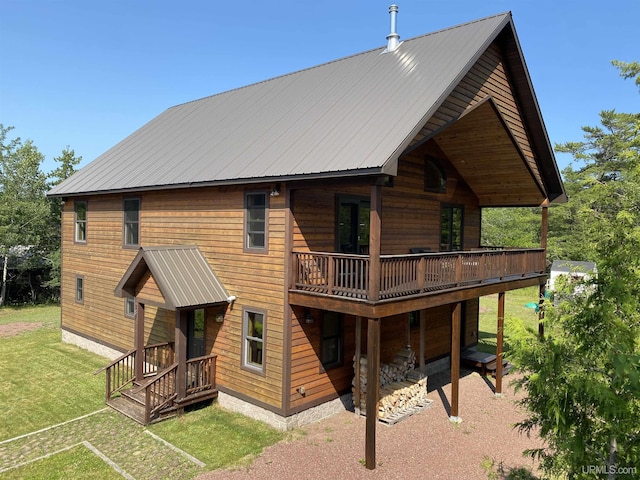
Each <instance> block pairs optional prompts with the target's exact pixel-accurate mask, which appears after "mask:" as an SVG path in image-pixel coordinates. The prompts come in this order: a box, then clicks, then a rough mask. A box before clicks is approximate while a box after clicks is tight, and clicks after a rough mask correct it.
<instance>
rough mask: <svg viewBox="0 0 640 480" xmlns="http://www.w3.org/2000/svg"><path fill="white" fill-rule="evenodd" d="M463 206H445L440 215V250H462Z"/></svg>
mask: <svg viewBox="0 0 640 480" xmlns="http://www.w3.org/2000/svg"><path fill="white" fill-rule="evenodd" d="M462 214H463V209H462V207H454V206H443V207H442V210H441V217H440V251H442V252H453V251H457V250H462V228H463V218H462V217H463V215H462Z"/></svg>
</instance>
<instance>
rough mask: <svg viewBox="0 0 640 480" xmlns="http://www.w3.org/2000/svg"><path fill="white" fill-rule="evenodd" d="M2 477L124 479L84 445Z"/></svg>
mask: <svg viewBox="0 0 640 480" xmlns="http://www.w3.org/2000/svg"><path fill="white" fill-rule="evenodd" d="M2 478H4V479H7V480H12V479H16V480H17V479H24V478H33V479H36V478H46V479H48V480H58V479H59V480H67V479H81V478H99V479H101V480H116V479H122V476H121V475H120V474H119V473H118V472H116V471H115V470H114V469H113V468H111V467H110V466H109V465H107V464H106V463H105V462H104V461H103V460H102V459H101V458H100V457H98V456H97V455H96V454H94V453H93V452H92V451H91V450H89V449H88V448H86V447H85V446H84V445H78V446H76V447H73V448H71V449H69V450H65V451H62V452H59V453H56V454H54V455H51V456H50V457H47V458H43V459H42V460H38V461H35V462H33V463H29V464H28V465H25V466H22V467H19V468H16V469H14V470H9V471H8V472H4V473H3V474H2Z"/></svg>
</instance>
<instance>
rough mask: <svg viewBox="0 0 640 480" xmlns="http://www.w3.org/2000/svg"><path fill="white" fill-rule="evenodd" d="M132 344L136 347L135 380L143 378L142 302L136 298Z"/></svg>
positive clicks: (139, 380) (138, 380)
mask: <svg viewBox="0 0 640 480" xmlns="http://www.w3.org/2000/svg"><path fill="white" fill-rule="evenodd" d="M134 336H135V339H134V345H135V348H136V358H135V365H134V367H135V375H136V382H141V381H142V380H144V303H140V302H139V301H137V300H136V323H135V329H134Z"/></svg>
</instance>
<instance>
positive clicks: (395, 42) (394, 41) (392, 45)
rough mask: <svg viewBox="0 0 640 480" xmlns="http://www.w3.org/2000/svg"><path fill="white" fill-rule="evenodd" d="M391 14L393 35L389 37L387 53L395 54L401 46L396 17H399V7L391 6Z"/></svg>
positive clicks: (390, 34)
mask: <svg viewBox="0 0 640 480" xmlns="http://www.w3.org/2000/svg"><path fill="white" fill-rule="evenodd" d="M389 14H390V15H391V33H389V35H387V52H393V51H394V50H395V49H397V48H398V46H399V45H400V42H399V40H400V35H398V33H397V32H396V17H397V15H398V6H397V5H390V6H389Z"/></svg>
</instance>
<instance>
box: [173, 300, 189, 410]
mask: <svg viewBox="0 0 640 480" xmlns="http://www.w3.org/2000/svg"><path fill="white" fill-rule="evenodd" d="M174 341H175V349H176V352H175V362H176V363H177V364H178V370H177V372H176V394H177V399H178V400H180V399H182V398H184V397H186V396H187V380H186V378H187V312H186V311H185V310H176V327H175V339H174Z"/></svg>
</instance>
